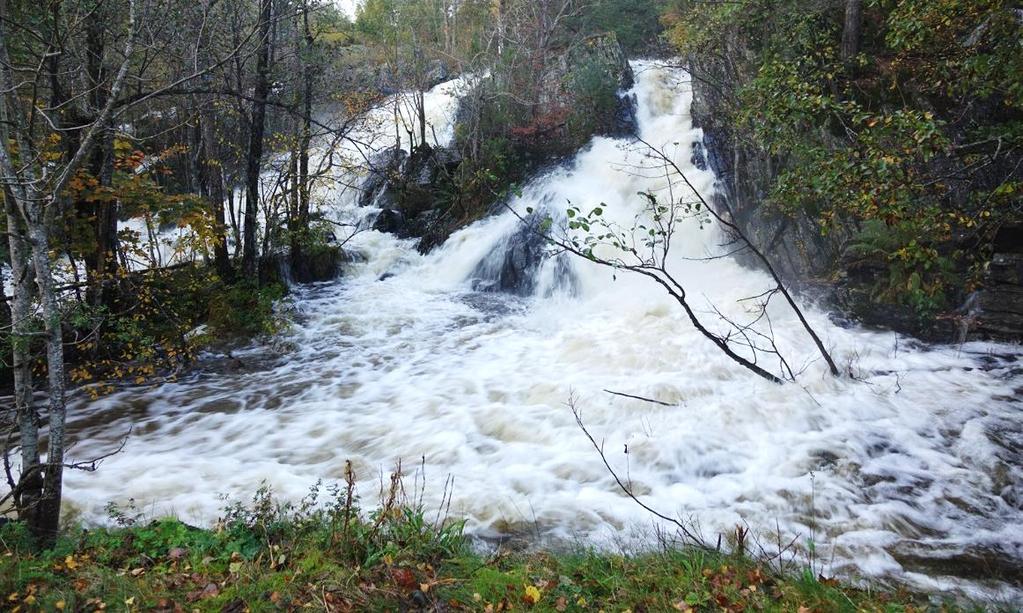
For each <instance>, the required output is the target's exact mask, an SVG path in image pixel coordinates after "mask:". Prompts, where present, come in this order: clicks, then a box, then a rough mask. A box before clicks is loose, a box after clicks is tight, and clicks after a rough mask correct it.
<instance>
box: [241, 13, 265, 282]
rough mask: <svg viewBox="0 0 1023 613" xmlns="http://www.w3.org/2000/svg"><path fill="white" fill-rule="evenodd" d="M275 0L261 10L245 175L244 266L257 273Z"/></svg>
mask: <svg viewBox="0 0 1023 613" xmlns="http://www.w3.org/2000/svg"><path fill="white" fill-rule="evenodd" d="M272 17H273V0H262V5H261V8H260V11H259V53H258V55H257V58H256V86H255V91H254V96H253V98H254V101H253V103H252V117H251V121H250V127H249V150H248V160H247V162H248V163H247V165H246V176H245V220H244V227H243V233H244V243H245V244H244V247H243V249H242V270H243V271H244V272H245V275H246V276H248V277H252V278H254V277H255V276H256V252H257V245H256V214H257V212H258V209H259V173H260V171H261V168H262V164H261V162H262V158H263V132H264V131H265V130H266V98H267V96H268V95H269V94H270V79H269V72H270V25H271V23H270V21H271V19H272Z"/></svg>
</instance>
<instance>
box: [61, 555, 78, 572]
mask: <svg viewBox="0 0 1023 613" xmlns="http://www.w3.org/2000/svg"><path fill="white" fill-rule="evenodd" d="M64 566H67V568H68V570H74V569H76V568H78V562H75V557H74V556H67V557H66V558H64Z"/></svg>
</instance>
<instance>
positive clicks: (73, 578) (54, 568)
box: [0, 491, 958, 612]
mask: <svg viewBox="0 0 1023 613" xmlns="http://www.w3.org/2000/svg"><path fill="white" fill-rule="evenodd" d="M335 494H340V495H335V496H334V497H333V499H334V502H333V503H332V504H331V503H328V504H327V505H326V506H325V510H323V509H324V507H322V506H320V507H318V508H320V509H321V510H313V508H314V507H313V506H312V504H309V503H308V502H307V503H305V504H302V505H298V506H296V507H291V506H287V505H278V504H276V503H275V502H274V501H273V500H272V499H271V498H270V496H269V495H268V494H266V493H263V494H261V495H259V496H257V497H256V498H255V499H254V500H253V504H251V505H247V506H244V507H243V506H241V505H236V506H234V507H232V508H230V509H228V511H227V512H226V513H225V518H224V519H223V520H222V521H221V522H219V523H218V524H217V525H216V526H214V527H213V528H210V529H198V528H193V527H190V526H187V525H186V524H184V523H181V522H180V521H177V520H175V519H162V520H158V521H142V520H137V519H134V518H131V517H128V516H126V515H124V514H123V513H122V514H115V518H117V519H119V520H120V522H121V523H122V524H123V525H122V526H120V527H116V528H109V529H95V530H86V529H82V528H76V529H72V530H70V531H68V532H67V533H66V534H65V535H63V536H62V537H61V539H60V541H59V543H58V545H57V547H56V548H55V549H53V550H51V551H46V552H38V551H34V550H33V548H32V546H31V541H30V539H29V538H28V536H27V534H26V533H25V532H24V530H23V529H22V528H21V527H20V526H19V525H17V524H14V523H10V524H7V525H5V526H3V527H2V528H0V597H2V601H0V602H2V605H0V609H6V610H15V609H17V610H20V611H36V610H46V611H54V610H64V611H97V610H111V611H114V610H116V611H125V610H127V611H168V612H170V611H195V610H198V611H237V612H241V611H247V610H250V611H270V610H298V609H312V610H330V611H348V610H354V611H383V610H394V611H398V610H430V611H433V610H443V611H509V610H513V611H519V610H529V609H531V610H538V611H601V610H603V611H608V612H610V611H626V610H628V611H633V612H639V611H673V610H680V611H687V610H694V611H701V610H706V611H711V610H713V611H721V610H728V611H746V610H768V611H800V612H803V611H920V610H929V609H930V610H958V609H956V608H955V607H954V606H952V605H947V606H944V607H935V606H934V605H932V604H929V603H928V601H927V599H926V598H924V597H921V596H918V595H913V594H908V593H886V592H873V591H866V590H861V589H853V588H850V587H848V586H844V585H842V584H839V583H838V582H834V581H830V580H824V579H822V578H819V577H814V576H813V574H812V573H809V572H803V573H799V572H793V573H792V574H787V573H779V572H777V571H776V570H774V569H773V568H771V567H769V566H768V565H765V564H763V563H760V562H758V561H756V560H752V559H749V558H746V557H739V556H734V555H725V554H720V553H716V552H706V551H701V550H697V549H668V550H666V551H664V550H662V551H659V552H656V553H647V554H643V555H637V556H623V555H615V554H606V553H596V552H591V551H576V552H573V553H545V552H539V553H529V554H518V553H489V554H482V553H479V552H477V551H475V550H474V549H473V547H472V546H471V544H470V542H469V541H468V539H466V538H465V537H464V536H463V535H462V531H461V525H460V524H459V523H457V522H450V521H448V522H443V523H442V524H441V525H438V524H435V523H434V522H432V521H430V519H428V518H427V516H426V515H424V514H423V513H419V512H415V511H413V510H410V509H408V508H407V507H402V506H400V505H398V504H394V503H393V497H392V498H391V500H392V503H391V504H385V505H384V507H383V509H384V510H382V511H377V512H376V513H373V514H371V515H370V516H369V517H362V518H360V516H359V514H358V513H357V511H356V510H355V509H354V504H353V502H352V500H353V498H351V497H348V496H346V495H345V492H344V491H341V492H335Z"/></svg>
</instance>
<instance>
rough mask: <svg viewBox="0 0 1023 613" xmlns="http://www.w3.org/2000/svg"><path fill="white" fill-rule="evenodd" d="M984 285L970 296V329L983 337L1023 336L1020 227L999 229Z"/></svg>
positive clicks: (1022, 259)
mask: <svg viewBox="0 0 1023 613" xmlns="http://www.w3.org/2000/svg"><path fill="white" fill-rule="evenodd" d="M994 249H995V253H994V255H993V256H992V257H991V262H990V264H989V265H988V271H987V278H986V280H985V283H984V288H983V289H981V290H979V291H978V292H977V293H976V294H975V295H974V296H973V297H972V299H971V301H970V306H971V307H972V308H970V309H969V311H968V314H967V316H968V318H969V324H970V332H971V333H972V334H974V335H977V336H981V337H984V338H997V339H1016V340H1018V339H1021V338H1023V226H1021V225H1015V226H1009V227H1004V228H1002V229H1001V230H999V232H998V235H997V236H996V237H995V244H994Z"/></svg>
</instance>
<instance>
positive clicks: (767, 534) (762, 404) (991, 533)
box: [66, 62, 1023, 599]
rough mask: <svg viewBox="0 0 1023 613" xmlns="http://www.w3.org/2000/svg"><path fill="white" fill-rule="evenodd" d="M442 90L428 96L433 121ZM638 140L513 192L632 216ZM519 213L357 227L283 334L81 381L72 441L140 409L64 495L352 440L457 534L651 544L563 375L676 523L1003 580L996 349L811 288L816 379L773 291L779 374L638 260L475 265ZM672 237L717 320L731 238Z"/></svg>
mask: <svg viewBox="0 0 1023 613" xmlns="http://www.w3.org/2000/svg"><path fill="white" fill-rule="evenodd" d="M635 68H636V71H637V84H636V86H635V89H634V94H635V95H636V96H637V99H638V106H637V119H638V124H639V130H640V135H641V136H642V137H643V138H644V139H645V140H647V141H649V142H651V143H653V144H655V145H657V146H665V147H666V148H667V150H668V151H670V152H671V155H673V157H674V158H675V159H676V161H677V162H678V163H679V165H680V166H681V167H682V168H683V169H684V170H685V171H686V173H687V175H688V176H689V177H690V179H691V180H692V181H693V182H694V184H695V185H696V187H697V188H698V189H700V190H701V191H705V192H707V193H710V191H711V190H713V188H714V177H713V176H712V174H711V173H710V172H709V171H701V170H699V169H697V168H695V167H694V166H693V164H692V162H691V158H692V153H693V143H695V142H698V141H700V139H701V135H700V133H699V131H698V130H695V129H694V128H693V126H692V122H691V118H690V115H689V105H690V102H691V98H692V96H691V92H690V91H689V84H688V83H687V82H686V80H685V75H684V74H683V73H681V72H679V71H677V70H673V69H667V68H661V67H658V66H655V65H652V64H649V63H642V62H639V63H636V64H635ZM449 90H450V88H449ZM449 90H445V89H443V88H441V89H439V90H438V91H437V92H435V93H434V95H432V96H431V97H430V100H431V101H432V102H431V104H432V113H433V114H434V115H435V116H436V115H439V116H442V117H441V119H438V120H437V121H438V123H439V124H443V125H439V126H438V132H440V133H443V134H446V135H447V134H450V129H449V128H450V125H449V124H450V116H451V115H452V111H453V109H454V106H455V105H454V104H453V102H452V98H451V96H450V95H449V94H448V93H447V92H448V91H449ZM443 116H447V119H446V120H445V119H444V118H443ZM444 121H447V122H448V123H446V124H444ZM446 138H449V136H446ZM649 164H650V161H649V160H648V159H647V158H646V157H645V156H643V155H642V153H641V152H640V151H637V147H636V144H635V143H633V142H630V141H629V140H623V139H609V138H597V139H595V140H594V142H593V143H592V144H591V145H590V146H589V147H587V148H586V149H584V150H583V151H581V152H580V153H579V154H578V156H577V157H576V158H575V159H574V160H573V161H572V162H571V163H569V164H566V165H564V166H562V167H559V168H556V169H553V170H551V171H549V172H547V173H546V174H544V175H542V176H540V177H538V178H536V179H534V180H533V181H531V182H530V183H529V184H528V185H526V186H524V189H523V191H522V194H521V195H520V196H518V197H516V198H515V199H514V201H513V202H512V204H511V206H512V207H514V208H515V209H516V210H518V211H520V212H521V211H524V210H525V209H526V208H527V207H531V208H536V209H541V210H543V209H546V210H548V211H550V212H551V213H552V214H555V215H556V214H558V212H559V211H562V212H563V211H564V209H565V208H566V207H567V206H568V202H571V203H573V204H577V205H579V206H581V207H582V208H584V209H588V208H589V207H590V206H593V205H596V204H598V203H606V209H607V211H608V212H607V215H609V216H611V217H612V218H617V219H620V220H623V221H628V220H629V219H631V218H633V217H634V216H635V215H637V214H638V213H639V212H640V211H641V208H642V206H643V199H642V198H640V197H638V196H637V193H638V192H641V191H659V192H660V193H662V194H663V193H665V188H666V179H665V178H664V175H663V173H661V174H658V173H657V172H647V170H650V169H649V168H645V167H647V166H649ZM353 201H354V198H353V197H351V196H338V197H337V198H336V202H334V203H332V205H331V207H330V208H331V210H332V214H335V215H337V216H338V218H340V219H351V218H355V217H360V216H365V215H367V214H372V210H367V209H357V208H356V207H355V206H354V204H353ZM518 230H519V222H518V220H517V218H516V217H515V216H514V215H512V214H511V213H505V214H500V215H496V216H493V217H490V218H488V219H486V220H484V221H481V222H479V223H476V224H474V225H472V226H470V227H467V228H465V229H463V230H462V231H460V232H459V233H457V234H456V235H454V236H453V237H452V238H451V239H450V240H449V241H448V242H447V244H445V245H444V246H443V247H441V248H439V249H437V250H435V251H434V252H433V253H431V254H429V255H426V256H422V255H419V254H418V253H417V252H416V250H415V248H414V243H413V242H410V241H402V240H398V239H396V238H394V237H393V236H391V235H385V234H380V233H377V232H364V233H362V234H359V235H358V236H356V237H355V238H354V239H353V240H352V242H351V243H350V245H349V246H350V247H351V248H352V249H353V250H356V251H359V252H361V253H362V254H363V255H364V256H365V260H364V261H362V262H361V263H358V264H353V265H351V266H350V267H349V269H348V270H347V271H346V274H345V276H344V277H343V278H342V279H340V280H339V281H337V282H335V283H329V284H322V285H318V286H312V287H306V288H302V289H299V290H298V291H297V293H296V295H295V297H294V306H293V313H292V315H291V317H292V319H293V324H292V325H291V327H290V329H289V330H287V331H286V332H285V333H282V334H281V335H280V336H279V337H278V338H275V339H272V341H271V342H268V343H266V344H265V345H259V346H255V347H251V348H249V349H246V350H244V351H240V352H236V353H235V358H236V359H234V360H223V359H221V360H214V361H212V362H211V365H210V368H208V369H207V370H205V371H204V372H202V373H199V374H196V375H193V376H191V377H190V378H188V379H187V380H183V381H181V382H178V383H171V384H166V385H162V386H160V387H156V388H140V389H129V390H125V391H121V392H118V393H116V394H114V395H112V396H109V397H106V398H103V399H101V400H99V401H94V402H91V403H85V402H82V403H80V404H77V405H76V406H75V407H74V408H73V424H72V428H73V430H74V436H75V439H76V441H77V442H76V445H75V447H74V448H73V450H72V455H73V456H74V457H76V458H88V457H91V456H95V455H99V454H102V453H105V452H107V451H109V450H110V449H111V448H112V447H116V445H117V442H118V440H119V438H120V437H121V436H122V435H123V434H124V432H126V431H127V430H128V428H129V426H133V427H134V432H133V434H132V436H131V437H130V439H129V440H128V442H127V445H126V447H125V449H124V451H123V453H121V454H119V455H117V456H115V457H112V458H110V459H108V460H106V461H105V462H104V463H103V464H102V466H101V467H100V470H99V471H97V472H95V473H73V474H70V475H69V476H68V485H67V490H66V492H67V499H68V501H69V505H70V506H72V507H74V508H75V509H76V510H77V511H78V512H80V513H81V514H83V515H84V516H85V517H86V518H88V519H93V520H102V519H103V517H104V510H103V509H104V506H105V504H106V503H107V502H108V501H117V502H120V503H124V502H125V501H126V500H127V499H128V498H129V497H132V498H134V499H135V500H136V502H137V504H138V505H139V506H140V507H141V508H142V509H143V510H145V511H147V512H148V513H149V514H150V515H155V514H161V513H170V512H173V513H175V514H178V515H179V516H181V517H183V518H186V519H188V520H191V521H196V522H210V521H212V520H213V519H215V518H216V517H217V514H218V510H219V509H220V508H221V507H222V505H223V502H222V500H221V498H220V496H219V495H220V494H226V495H229V496H231V497H234V498H242V497H248V496H249V495H251V494H252V493H253V492H254V491H255V490H256V489H257V488H258V487H259V485H260V483H261V482H263V481H266V482H268V483H269V484H270V485H272V487H273V489H274V491H275V492H276V493H278V494H279V495H280V496H282V497H285V498H290V499H298V498H301V497H302V496H303V495H304V494H305V493H306V492H307V491H308V489H309V487H310V485H311V484H313V483H314V482H315V481H317V480H318V479H320V478H323V479H325V480H328V481H329V480H336V479H339V478H340V477H341V476H342V474H343V470H344V464H345V461H346V460H351V461H352V462H353V465H354V467H355V472H356V474H357V476H358V477H359V480H360V488H361V492H362V495H363V499H364V500H365V501H372V500H373V497H374V495H375V493H376V492H377V490H378V487H379V482H380V478H381V474H383V473H387V472H388V471H389V470H391V469H392V468H393V467H394V465H395V463H396V462H397V461H398V460H402V461H403V462H404V465H405V467H406V469H407V471H408V472H410V473H411V472H412V471H413V470H419V471H425V482H426V487H425V493H424V502H425V504H426V505H427V507H429V508H437V507H438V506H439V505H440V504H441V498H442V496H443V492H444V489H445V488H444V485H445V480H446V478H447V477H449V476H450V477H453V479H454V486H453V489H452V492H451V495H452V500H451V506H450V510H451V513H452V514H453V515H458V516H464V517H467V518H468V529H469V531H470V532H472V533H473V534H475V535H479V536H482V537H500V536H502V535H506V534H508V533H517V532H521V533H529V534H535V535H539V536H541V537H543V538H550V539H554V540H558V541H561V540H569V541H583V542H586V543H592V544H596V545H599V546H613V545H617V544H619V543H622V542H625V543H629V544H632V545H636V544H639V545H642V544H644V543H645V544H647V545H649V544H651V543H652V542H653V531H652V521H653V518H652V517H651V516H650V515H649V514H647V513H646V512H645V511H643V510H642V509H641V508H639V506H637V505H636V504H634V503H632V502H631V501H629V500H628V499H627V498H626V497H624V496H623V495H622V493H621V492H620V491H619V490H618V488H617V487H616V485H615V483H614V481H613V479H612V477H611V476H610V475H609V474H608V472H607V470H606V469H605V468H604V466H603V465H602V463H601V460H600V457H599V456H598V455H597V454H596V452H595V450H594V449H593V447H592V446H591V444H590V442H589V441H588V440H587V438H586V437H585V436H584V434H583V433H582V432H581V431H580V429H579V427H578V426H577V424H576V421H575V418H574V417H573V415H572V413H571V411H570V410H569V409H568V408H567V406H566V402H567V401H568V399H569V396H570V394H574V395H575V397H576V403H577V406H578V407H579V409H580V410H581V412H582V417H583V420H584V422H585V424H586V426H587V427H588V429H589V430H590V431H591V432H592V433H593V434H594V436H596V437H597V438H598V440H599V439H605V441H606V444H605V449H606V451H607V454H608V459H609V461H610V462H611V463H612V465H613V466H615V467H616V469H617V470H619V471H620V472H621V474H622V475H626V474H627V475H628V478H629V479H630V480H631V483H632V486H633V488H634V490H635V491H636V493H637V494H638V495H640V496H641V497H642V499H643V501H644V502H645V503H647V504H648V505H650V506H652V507H654V508H656V509H658V510H660V511H661V512H664V513H667V514H673V515H678V516H680V517H683V518H686V519H687V520H692V521H693V522H695V523H697V524H698V525H699V527H700V529H701V530H702V532H703V533H704V534H705V535H707V537H708V540H710V541H711V542H713V541H715V540H716V537H717V534H718V533H719V532H725V533H727V532H731V531H733V530H734V527H735V526H736V524H739V523H746V524H748V525H749V526H750V527H751V528H752V530H753V532H754V533H755V534H758V535H760V538H761V539H762V540H763V541H765V547H770V546H769V545H767V544H766V543H768V542H770V543H775V542H776V541H777V539H778V533H779V532H780V534H781V538H782V540H784V541H785V542H788V541H789V540H792V539H793V538H795V537H798V538H797V539H796V541H797V543H799V544H803V545H804V547H803V549H804V550H805V543H806V541H807V540H808V539H810V538H811V537H812V538H813V540H814V543H815V547H816V550H817V555H818V558H819V560H820V561H819V564H820V565H821V566H822V567H823V568H822V570H823V571H824V572H825V573H842V574H845V575H846V576H852V577H855V576H873V577H882V578H886V579H893V580H898V581H904V582H909V583H913V584H916V585H918V586H921V587H927V588H931V589H938V590H941V589H952V588H954V587H958V588H962V589H965V590H966V591H967V592H968V593H970V594H972V595H983V596H986V597H991V598H996V599H1009V598H1015V597H1017V596H1018V592H1017V588H1018V586H1019V585H1020V576H1021V572H1020V570H1019V568H1020V562H1021V559H1023V528H1021V526H1023V510H1021V507H1023V480H1021V476H1020V475H1021V473H1020V468H1021V465H1023V458H1021V451H1020V449H1023V413H1021V407H1023V405H1021V403H1020V394H1019V391H1018V388H1019V386H1020V384H1021V383H1020V379H1019V375H1020V368H1019V366H1018V365H1017V364H1016V363H1015V362H1014V359H1013V358H1012V357H1011V356H1008V355H1007V354H1011V352H1012V351H1013V350H1014V349H1013V348H1009V347H1005V346H997V345H984V344H967V345H965V346H961V347H960V346H942V347H927V346H921V345H919V344H916V343H912V342H910V341H908V340H907V339H901V340H900V339H897V337H896V336H895V335H894V334H892V333H887V332H878V331H868V330H864V329H859V328H848V327H840V326H837V325H835V324H833V323H832V322H831V321H830V320H829V318H828V316H827V314H826V313H825V312H823V311H821V310H818V309H816V308H814V307H813V306H812V305H807V317H808V319H809V320H810V321H811V323H812V324H813V325H814V326H815V327H816V328H817V330H818V331H819V332H820V334H821V336H822V337H823V338H824V341H825V343H826V344H827V345H828V346H829V347H831V348H832V351H833V354H834V356H835V358H836V361H838V362H839V363H840V366H841V367H842V368H843V369H844V370H846V371H851V372H853V373H855V374H856V376H857V377H858V378H859V379H858V380H854V379H852V378H848V377H843V378H838V379H836V378H833V377H831V376H829V375H828V374H827V370H826V368H825V366H824V365H823V364H821V363H820V361H819V360H816V361H815V360H814V358H815V353H814V352H813V348H812V346H811V345H810V344H809V343H808V342H807V339H806V338H805V336H804V334H803V332H802V330H801V328H800V327H799V326H798V323H797V322H796V320H795V318H794V317H793V316H792V314H791V313H790V312H788V311H787V310H786V309H785V308H782V307H783V306H784V305H783V304H782V303H780V302H779V303H778V304H776V305H775V306H774V307H772V310H771V321H772V324H773V329H774V333H775V336H776V338H777V342H778V344H779V346H780V347H781V348H782V349H783V350H784V351H785V352H786V353H787V354H789V356H790V361H791V362H792V363H793V364H795V365H797V366H804V365H805V371H804V372H803V373H802V374H801V375H800V377H799V382H798V383H797V384H786V385H774V384H771V383H769V382H767V381H765V380H763V379H760V378H758V377H756V376H755V375H753V374H752V373H750V372H749V371H747V370H745V369H742V368H740V367H738V366H737V365H736V364H734V363H733V362H731V361H730V360H729V359H728V358H727V357H725V356H723V355H722V354H721V353H720V352H719V351H718V350H717V349H716V348H715V347H714V346H713V345H711V344H710V343H709V342H708V341H707V340H706V339H704V338H703V337H702V336H700V335H699V334H698V333H697V332H696V331H695V330H694V329H693V327H692V325H691V324H690V323H689V322H688V320H687V319H686V318H685V316H684V314H683V313H682V312H681V311H680V310H679V308H678V306H677V304H675V303H674V302H673V301H671V299H670V298H669V297H668V296H667V295H666V294H665V293H664V291H663V290H661V289H660V288H658V287H656V286H655V285H654V284H653V283H651V282H650V281H649V280H647V279H644V278H638V277H633V276H630V275H629V274H627V273H619V274H617V275H614V274H613V271H611V270H609V269H606V268H598V267H597V266H595V265H592V264H589V263H585V262H582V261H579V260H569V259H562V260H561V261H560V262H559V261H556V260H550V261H548V262H547V263H545V264H544V266H543V267H542V268H541V269H540V270H539V271H538V273H537V287H536V291H535V295H533V296H526V297H519V296H512V295H508V294H500V293H484V292H478V291H474V290H473V288H474V287H478V286H479V283H480V279H479V277H480V276H481V275H482V276H486V273H487V271H489V270H493V269H495V262H499V261H500V259H501V258H503V254H504V250H505V248H506V243H507V241H508V240H509V238H510V237H512V236H513V235H514V234H515V233H516V232H517V231H518ZM673 240H674V243H673V248H674V249H675V253H676V255H677V256H679V257H677V258H675V259H673V264H672V271H673V273H674V274H676V275H677V276H678V278H680V279H681V280H683V281H684V283H685V284H686V286H687V289H688V290H689V294H690V297H691V300H692V302H693V304H694V306H695V307H696V308H697V309H698V310H699V311H700V312H702V313H705V314H704V315H703V316H704V317H706V318H707V320H708V321H710V322H712V323H714V321H715V319H716V318H715V317H714V316H713V315H708V314H706V312H708V311H710V307H709V304H710V303H711V302H712V303H713V304H714V305H716V306H717V307H718V308H720V309H721V310H722V311H724V312H726V313H732V314H735V315H736V316H739V315H741V311H742V308H743V306H742V303H738V302H737V300H739V299H741V298H744V297H748V296H752V295H756V294H760V293H761V292H763V291H764V290H765V289H767V288H769V287H770V284H769V280H768V278H767V277H766V275H764V274H763V273H761V272H757V271H754V270H750V269H748V268H744V267H742V266H740V265H739V264H737V263H736V262H735V261H733V260H732V259H727V258H726V259H716V260H710V261H699V260H697V259H685V258H683V257H681V256H701V255H706V254H707V253H718V252H720V251H721V248H720V246H719V243H720V237H719V235H718V234H717V233H716V232H715V230H714V229H713V228H711V227H704V228H702V229H701V228H700V227H699V225H698V224H696V223H687V224H686V225H684V226H683V227H682V228H680V229H679V231H678V232H677V234H676V235H675V237H674V239H673ZM562 258H564V256H562ZM483 281H486V279H483ZM604 390H612V391H617V392H621V393H626V394H632V395H638V396H643V397H648V398H654V399H657V400H659V401H661V402H664V403H667V404H668V405H671V406H664V405H661V404H654V403H650V402H644V401H641V400H634V399H629V398H624V397H621V396H613V395H610V394H608V393H606V392H605V391H604ZM626 446H627V449H628V454H627V455H626V454H625V453H624V451H625V449H626Z"/></svg>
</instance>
